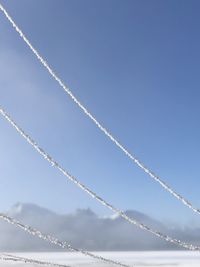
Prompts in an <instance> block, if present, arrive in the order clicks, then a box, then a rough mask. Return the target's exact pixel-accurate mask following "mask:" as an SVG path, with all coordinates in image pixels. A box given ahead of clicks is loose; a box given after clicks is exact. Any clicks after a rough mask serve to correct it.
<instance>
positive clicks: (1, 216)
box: [0, 213, 131, 267]
mask: <svg viewBox="0 0 200 267" xmlns="http://www.w3.org/2000/svg"><path fill="white" fill-rule="evenodd" d="M0 219H1V220H4V221H6V222H7V223H10V224H12V225H15V226H17V227H18V228H20V229H22V230H23V231H25V232H26V233H28V234H30V235H33V236H37V237H39V238H40V239H43V240H45V241H47V242H49V243H51V244H54V245H56V246H59V247H61V248H63V249H65V248H67V249H69V250H71V251H74V252H79V253H81V254H83V255H85V256H89V257H92V258H94V259H97V260H101V261H103V262H106V263H109V264H115V265H118V266H121V267H131V266H130V265H127V264H123V263H121V262H118V261H114V260H111V259H107V258H104V257H102V256H99V255H96V254H93V253H91V252H89V251H86V250H83V249H78V248H75V247H72V246H71V245H70V244H68V243H66V242H63V241H60V240H58V239H57V238H55V237H53V236H51V235H47V234H44V233H42V232H41V231H39V230H37V229H35V228H33V227H31V226H29V225H25V224H23V223H21V222H19V221H17V220H15V219H14V218H12V217H10V216H8V215H6V214H3V213H0Z"/></svg>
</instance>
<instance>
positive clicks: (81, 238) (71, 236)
mask: <svg viewBox="0 0 200 267" xmlns="http://www.w3.org/2000/svg"><path fill="white" fill-rule="evenodd" d="M8 214H9V215H10V216H12V217H14V218H16V219H18V220H20V221H22V222H23V223H27V224H29V225H31V226H34V227H36V228H38V229H40V230H42V231H43V232H45V233H47V234H48V233H51V234H53V235H54V236H56V237H58V238H59V239H60V240H63V241H65V240H66V241H68V242H70V243H71V244H72V245H74V246H76V247H79V248H84V249H88V250H159V249H177V247H175V246H173V245H172V244H169V243H166V242H164V241H162V240H160V239H158V238H156V237H153V236H152V235H151V234H150V233H147V232H144V231H142V230H140V229H138V228H137V227H134V226H133V225H129V224H128V223H127V222H126V221H124V220H123V219H121V218H118V217H113V218H99V217H98V216H97V215H96V214H95V213H93V212H92V211H91V210H90V209H87V210H77V211H76V212H75V213H74V214H68V215H58V214H56V213H54V212H51V211H49V210H46V209H44V208H41V207H38V206H36V205H33V204H16V205H15V206H13V207H12V208H11V209H10V210H9V211H8ZM127 214H128V215H129V216H130V217H133V218H135V219H137V220H139V221H141V222H143V223H145V224H147V225H149V226H151V227H153V228H154V229H156V230H160V231H162V232H164V233H170V235H172V236H173V237H176V238H179V239H181V240H184V241H191V242H193V243H195V244H196V243H200V231H199V229H198V228H196V229H192V228H180V229H179V228H178V227H177V226H176V227H175V226H174V227H172V226H171V228H168V227H167V226H165V225H164V224H162V223H160V222H158V221H156V220H154V219H152V218H150V217H148V216H146V215H145V214H142V213H140V212H137V211H127ZM0 250H3V251H5V250H9V251H19V250H25V251H40V250H57V247H54V246H53V245H49V244H48V243H46V242H45V241H41V240H39V239H38V238H36V237H32V236H29V235H27V234H26V233H24V232H22V231H20V230H19V229H17V228H15V227H14V226H12V225H8V224H6V223H5V222H0Z"/></svg>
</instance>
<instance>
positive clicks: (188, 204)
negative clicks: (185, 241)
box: [0, 4, 200, 215]
mask: <svg viewBox="0 0 200 267" xmlns="http://www.w3.org/2000/svg"><path fill="white" fill-rule="evenodd" d="M0 10H1V11H2V12H3V14H4V15H5V16H6V18H7V19H8V21H9V22H10V23H11V24H12V26H13V27H14V29H15V30H16V31H17V33H18V34H19V35H20V37H21V38H22V39H23V40H24V42H25V43H26V44H27V45H28V47H29V48H30V50H31V51H32V52H33V54H34V55H35V56H36V57H37V59H38V60H39V61H40V62H41V64H42V65H43V66H44V67H45V68H46V69H47V71H48V72H49V73H50V75H51V76H52V77H53V78H54V79H55V80H56V81H57V82H58V84H59V85H60V86H61V87H62V88H63V89H64V91H65V92H66V93H67V94H68V95H69V96H70V98H71V99H72V100H73V101H74V102H75V104H76V105H77V106H78V107H79V108H80V109H81V110H82V111H83V112H84V113H85V114H86V116H88V117H89V118H90V119H91V120H92V122H93V123H94V124H95V125H96V126H97V127H98V128H99V129H100V130H101V131H102V132H103V133H104V134H105V135H106V136H107V137H108V138H109V139H110V140H111V141H112V142H113V143H114V144H115V145H116V146H117V147H118V148H119V149H120V150H122V151H123V152H124V153H125V154H126V156H127V157H128V158H129V159H131V161H132V162H134V163H135V164H136V165H137V166H138V167H139V168H141V169H142V170H143V171H144V172H145V173H147V174H148V175H149V176H150V177H151V178H153V179H154V180H155V181H156V182H158V183H159V184H160V185H161V186H162V187H163V188H164V189H165V190H167V191H168V192H169V193H170V194H171V195H173V196H174V197H175V198H177V199H178V200H180V201H181V202H182V203H183V204H184V205H185V206H187V207H188V208H190V209H192V210H193V211H194V212H196V213H198V214H199V215H200V209H198V208H196V207H195V206H194V205H193V204H192V203H191V202H190V201H188V200H187V199H186V198H184V197H183V196H182V195H180V194H179V193H177V192H176V191H175V190H174V189H173V188H172V187H171V186H170V185H168V184H167V183H166V182H165V181H164V180H162V179H161V178H160V177H159V176H158V175H156V174H155V173H154V172H153V171H151V170H150V169H149V168H148V167H146V166H145V164H144V163H143V162H141V161H140V160H139V159H138V158H137V157H136V156H135V155H134V154H132V153H131V152H129V151H128V149H126V148H125V146H124V145H122V144H121V143H120V142H119V141H118V140H117V139H116V138H115V137H114V136H113V135H112V134H111V133H110V132H109V131H108V130H107V129H106V128H105V127H104V126H103V125H102V124H101V123H100V122H99V121H98V120H97V118H96V117H95V116H94V115H93V114H92V113H91V112H90V111H89V110H88V109H87V108H86V107H85V106H84V105H83V104H82V103H81V102H80V100H78V99H77V98H76V97H75V95H74V94H73V93H72V91H71V90H70V89H69V88H68V87H67V86H66V85H65V83H64V82H63V81H62V80H61V79H60V78H59V77H58V75H57V74H56V73H55V71H54V70H53V69H52V68H51V67H50V65H49V64H48V63H47V61H46V60H45V59H44V58H43V57H42V56H41V55H40V53H39V52H38V51H37V50H36V49H35V48H34V47H33V45H32V44H31V42H30V41H29V40H28V38H27V37H26V36H25V34H24V33H23V32H22V30H21V29H20V28H19V27H18V26H17V24H16V23H15V21H14V20H13V18H12V17H11V16H10V15H9V14H8V12H7V11H6V9H5V8H4V7H3V5H2V4H0Z"/></svg>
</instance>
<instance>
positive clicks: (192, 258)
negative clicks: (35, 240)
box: [0, 251, 200, 267]
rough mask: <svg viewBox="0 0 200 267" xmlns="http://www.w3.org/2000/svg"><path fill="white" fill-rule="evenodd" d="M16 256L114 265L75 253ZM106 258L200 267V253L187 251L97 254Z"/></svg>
mask: <svg viewBox="0 0 200 267" xmlns="http://www.w3.org/2000/svg"><path fill="white" fill-rule="evenodd" d="M12 254H14V255H16V256H23V257H27V258H33V259H39V260H43V261H51V262H55V263H61V264H68V265H71V266H74V267H75V266H76V267H77V266H81V267H86V266H91V267H92V266H95V267H97V266H98V267H100V266H101V267H106V266H107V267H108V266H114V265H108V264H104V263H102V262H100V261H95V260H93V259H91V258H89V257H84V256H82V255H80V254H77V253H56V252H55V253H12ZM97 254H99V255H102V256H104V257H106V258H111V259H114V260H119V261H121V262H123V263H127V264H130V265H131V266H136V267H137V266H138V267H144V266H145V267H148V266H152V267H156V266H160V267H162V266H163V267H173V266H175V267H176V266H177V267H179V266H180V267H193V266H198V267H199V266H200V252H188V251H161V252H156V251H155V252H98V253H97ZM4 266H5V267H9V266H14V267H24V266H33V265H31V264H24V263H22V264H21V263H8V262H3V261H0V267H4Z"/></svg>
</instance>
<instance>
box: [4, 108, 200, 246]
mask: <svg viewBox="0 0 200 267" xmlns="http://www.w3.org/2000/svg"><path fill="white" fill-rule="evenodd" d="M0 114H1V115H2V116H3V117H4V118H5V119H6V120H7V121H8V122H9V123H10V124H11V125H12V126H13V127H14V128H15V130H16V131H17V132H18V133H19V134H20V135H21V136H23V137H24V139H25V140H26V141H27V142H28V143H29V144H30V145H31V146H32V147H33V148H34V149H35V150H36V151H37V152H38V153H39V154H40V155H41V156H42V157H43V158H44V159H46V160H47V161H48V162H49V163H50V164H51V165H52V166H54V167H55V168H57V169H58V170H59V171H60V172H61V173H62V174H63V175H64V176H65V177H67V178H68V179H69V180H71V181H72V182H73V183H75V184H76V185H77V186H78V187H79V188H81V189H82V190H83V191H84V192H86V193H87V194H89V195H90V196H91V197H92V198H94V199H96V200H97V201H98V202H100V203H101V204H102V205H104V206H106V207H107V208H109V209H110V210H112V211H113V212H114V213H116V214H118V215H119V216H120V217H122V218H123V219H125V220H126V221H128V222H129V223H130V224H133V225H136V226H137V227H139V228H141V229H142V230H146V231H148V232H150V233H152V234H153V235H155V236H157V237H159V238H161V239H164V240H165V241H167V242H171V243H173V244H176V245H179V246H181V247H184V248H187V249H190V250H200V247H197V246H195V245H192V244H188V243H185V242H182V241H181V240H178V239H175V238H172V237H170V236H168V235H166V234H163V233H161V232H159V231H156V230H154V229H152V228H151V227H149V226H147V225H145V224H143V223H141V222H139V221H137V220H135V219H132V218H130V217H129V216H127V215H126V214H125V213H124V212H122V211H121V210H119V209H117V208H115V207H114V206H113V205H112V204H110V203H108V202H107V201H106V200H104V199H103V198H102V197H100V196H99V195H97V194H96V193H95V192H93V191H92V190H91V189H89V188H88V187H87V186H86V185H84V184H83V183H81V182H80V181H79V180H78V179H77V178H76V177H74V176H72V175H71V174H70V173H69V172H68V171H67V170H65V169H64V168H63V167H61V166H60V165H59V163H58V162H57V161H55V160H54V159H53V158H52V157H51V156H50V155H49V154H48V153H47V152H45V151H44V150H43V149H42V148H41V147H40V146H39V145H38V144H37V143H36V142H35V141H34V140H33V139H32V138H31V137H30V136H29V135H28V134H26V133H25V132H24V130H23V129H21V128H20V127H19V126H18V125H17V124H16V122H15V121H14V120H13V119H12V118H11V117H10V116H9V115H8V114H7V113H6V111H5V110H3V109H2V108H1V107H0Z"/></svg>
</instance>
